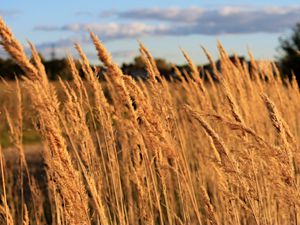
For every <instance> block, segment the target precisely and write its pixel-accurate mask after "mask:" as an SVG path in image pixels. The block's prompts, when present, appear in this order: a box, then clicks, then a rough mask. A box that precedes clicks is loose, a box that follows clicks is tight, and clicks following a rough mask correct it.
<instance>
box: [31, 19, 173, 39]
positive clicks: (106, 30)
mask: <svg viewBox="0 0 300 225" xmlns="http://www.w3.org/2000/svg"><path fill="white" fill-rule="evenodd" d="M168 29H169V28H168V27H167V26H165V25H163V24H158V25H157V24H156V25H148V24H145V23H135V22H134V23H127V24H119V23H106V24H104V23H91V24H77V23H74V24H68V25H64V26H61V27H57V26H47V25H40V26H36V27H35V28H34V30H37V31H71V32H74V33H81V34H85V33H87V32H88V31H89V30H91V31H93V32H95V33H96V34H98V35H99V36H101V39H103V40H107V39H121V38H128V37H139V36H142V35H151V34H153V35H155V34H164V33H166V32H167V31H168Z"/></svg>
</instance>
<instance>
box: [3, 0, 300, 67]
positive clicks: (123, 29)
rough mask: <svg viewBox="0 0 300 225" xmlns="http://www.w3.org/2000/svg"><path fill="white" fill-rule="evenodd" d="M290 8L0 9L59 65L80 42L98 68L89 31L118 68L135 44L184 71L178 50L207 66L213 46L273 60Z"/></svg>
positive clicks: (14, 3)
mask: <svg viewBox="0 0 300 225" xmlns="http://www.w3.org/2000/svg"><path fill="white" fill-rule="evenodd" d="M295 2H296V1H295V0H293V1H292V0H285V1H282V0H281V1H279V0H264V1H262V0H261V1H259V0H252V1H249V0H245V1H241V0H239V1H237V0H202V1H200V0H160V1H158V0H151V1H145V0H126V1H125V0H123V1H121V0H119V1H116V0H115V1H99V0H98V1H96V0H89V1H88V0H85V1H84V0H73V1H58V0H52V1H37V0H27V1H19V0H9V1H8V0H7V1H3V2H2V3H1V6H0V15H1V16H2V17H3V18H4V19H5V21H6V22H7V24H8V25H9V26H10V27H11V28H12V30H13V32H14V34H15V35H16V37H17V38H18V39H19V40H21V41H22V43H24V44H26V40H30V41H32V42H33V43H35V44H36V46H37V47H38V49H39V50H40V51H41V52H42V54H43V55H44V56H45V57H49V56H50V53H51V51H52V49H53V46H55V49H56V50H55V52H56V55H57V57H61V56H64V55H66V54H67V53H68V52H71V53H75V52H74V50H73V47H72V46H73V43H74V42H79V43H80V44H81V45H82V47H83V49H84V50H85V51H86V53H87V55H88V56H89V57H90V59H91V60H92V61H93V62H96V54H95V51H94V49H93V46H92V45H91V41H90V39H89V37H88V32H87V30H88V29H91V30H93V31H94V32H95V33H96V34H97V35H98V36H99V37H100V38H101V39H102V40H103V41H104V42H105V45H106V46H107V48H108V49H109V50H110V52H111V53H112V55H113V57H114V59H115V60H116V61H117V62H118V63H121V62H124V61H125V62H129V61H131V60H132V58H133V57H134V56H135V55H137V54H138V44H137V39H138V40H141V41H142V42H144V44H145V45H146V47H148V48H149V50H150V51H151V52H152V54H153V55H154V56H155V57H162V58H166V59H167V60H169V61H172V62H175V63H180V64H181V63H184V58H183V57H182V55H181V53H180V51H179V48H180V47H182V48H183V49H185V50H186V51H187V52H188V53H189V54H190V55H191V56H192V58H193V60H194V61H195V62H196V63H205V62H206V59H205V57H204V55H203V53H202V52H201V48H200V45H203V46H205V47H206V48H207V49H208V50H209V51H210V52H211V53H212V55H213V56H214V57H215V58H217V50H216V41H217V40H220V41H221V42H222V43H223V45H224V46H225V48H226V49H227V51H228V52H229V53H234V52H236V53H238V54H239V55H246V53H247V47H250V48H251V49H252V51H253V52H254V55H255V56H256V57H257V58H260V59H273V58H274V57H275V56H276V55H278V52H276V47H277V46H278V38H279V37H280V36H285V35H287V34H288V32H289V29H290V28H291V27H292V26H293V25H294V24H295V23H296V22H298V21H299V22H300V3H298V4H297V3H295ZM0 54H1V51H0ZM2 54H3V53H2Z"/></svg>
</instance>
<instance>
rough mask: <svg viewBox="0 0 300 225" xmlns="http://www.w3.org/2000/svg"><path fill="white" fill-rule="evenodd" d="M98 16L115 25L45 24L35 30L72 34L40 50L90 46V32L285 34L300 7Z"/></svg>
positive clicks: (118, 35)
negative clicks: (73, 45)
mask: <svg viewBox="0 0 300 225" xmlns="http://www.w3.org/2000/svg"><path fill="white" fill-rule="evenodd" d="M85 13H87V12H85ZM78 14H80V12H78ZM98 16H99V17H105V18H107V19H110V20H111V21H114V22H108V23H100V22H94V23H83V24H81V23H71V24H65V25H61V26H52V25H45V24H44V25H43V24H41V25H38V26H36V27H34V30H35V31H40V32H41V31H43V32H54V31H55V32H57V31H60V32H66V33H68V34H69V37H68V38H66V39H63V40H57V41H54V42H51V43H43V44H41V45H39V46H38V47H39V48H40V49H47V48H49V47H50V45H51V46H53V45H55V46H59V47H70V46H72V44H73V43H74V40H77V42H80V43H82V44H86V43H90V39H89V38H88V31H89V30H91V31H93V32H95V33H96V34H97V35H98V36H99V37H100V38H101V40H103V41H108V40H116V39H124V38H139V37H142V36H166V35H169V36H187V35H216V36H218V35H224V34H253V33H281V32H284V31H286V30H287V29H289V28H291V27H292V26H294V25H295V24H296V23H297V22H299V21H300V7H297V6H288V7H263V8H258V7H248V6H239V7H231V6H227V7H221V8H218V9H205V8H200V7H190V8H177V7H170V8H140V9H132V10H127V11H116V10H112V11H104V12H101V13H100V14H99V15H98ZM137 21H138V22H137Z"/></svg>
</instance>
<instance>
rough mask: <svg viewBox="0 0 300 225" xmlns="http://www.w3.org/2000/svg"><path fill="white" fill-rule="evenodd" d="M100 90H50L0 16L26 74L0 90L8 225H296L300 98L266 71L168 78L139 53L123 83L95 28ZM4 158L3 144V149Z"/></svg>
mask: <svg viewBox="0 0 300 225" xmlns="http://www.w3.org/2000/svg"><path fill="white" fill-rule="evenodd" d="M90 35H91V41H93V43H94V45H95V48H96V50H97V52H98V56H99V60H100V61H101V62H102V63H103V65H104V66H105V67H106V72H105V80H104V81H102V80H101V81H100V80H99V79H98V78H97V76H96V74H95V73H94V72H93V70H92V69H91V67H90V64H89V61H88V60H87V58H86V56H85V54H84V52H83V50H82V49H81V47H80V46H79V45H76V49H77V51H78V54H79V56H80V59H81V68H82V70H83V71H84V74H85V79H82V78H81V77H80V76H79V73H78V69H79V68H77V67H76V66H75V64H74V60H73V59H72V57H71V56H69V58H68V62H69V67H70V74H72V77H73V81H72V82H65V81H60V82H57V83H50V82H49V81H48V79H47V75H46V73H45V70H44V67H43V65H42V63H41V60H40V58H39V55H38V54H37V51H36V49H35V47H34V46H33V45H31V52H32V57H31V59H29V58H28V57H27V56H26V55H25V53H24V50H23V48H22V46H21V45H20V44H19V42H18V41H17V40H16V39H15V38H14V36H13V34H12V33H11V31H10V30H9V28H8V27H7V26H6V25H5V23H4V21H3V20H1V19H0V37H1V40H2V42H1V44H2V45H3V47H4V49H5V50H6V51H7V52H8V53H9V54H10V56H11V57H12V58H13V59H14V60H15V61H16V62H17V63H18V64H19V65H20V66H21V67H22V69H23V70H24V77H23V79H22V80H19V81H16V82H12V83H6V82H3V83H2V84H1V89H0V101H1V106H0V107H1V109H0V110H1V114H0V121H1V126H0V132H1V138H0V142H1V145H2V150H1V157H0V159H1V160H0V165H1V185H0V187H1V188H0V194H1V201H0V202H1V205H0V223H1V224H9V225H10V224H23V225H28V224H57V225H61V224H78V225H83V224H153V225H154V224H166V225H167V224H203V225H204V224H214V225H215V224H259V225H263V224H277V225H284V224H298V223H299V221H300V214H299V209H300V198H299V197H300V195H299V194H300V180H299V175H300V174H299V173H300V170H299V169H300V168H299V163H300V158H299V157H300V154H299V144H300V116H299V110H300V93H299V88H298V85H297V81H296V80H295V79H292V80H290V81H289V80H285V79H281V77H282V76H281V74H279V72H278V69H277V68H276V66H275V65H274V64H273V63H271V62H257V61H255V60H254V57H253V56H252V53H251V52H249V57H250V59H251V60H250V61H251V62H250V65H248V64H247V63H239V61H236V62H235V63H233V62H232V61H231V60H230V59H229V56H228V54H227V53H226V50H225V49H224V48H223V47H222V45H221V44H220V43H218V49H219V56H220V59H221V68H217V66H216V65H215V64H214V59H212V58H211V56H210V54H209V53H208V52H207V50H205V49H203V50H204V53H205V54H206V55H207V57H208V59H209V61H210V63H211V66H212V71H211V72H207V76H206V77H207V79H204V78H202V77H200V76H199V71H198V69H197V67H196V66H195V65H194V63H193V62H192V59H190V58H189V56H188V55H187V54H186V53H185V52H184V51H183V52H182V53H183V54H184V56H185V58H186V60H187V63H188V64H189V70H188V71H183V72H182V71H179V70H176V72H177V79H176V80H174V81H170V82H168V81H166V80H165V79H164V77H163V76H162V75H161V74H160V73H159V71H158V69H157V67H156V65H155V61H154V59H153V57H152V56H151V54H150V53H149V51H148V50H147V49H146V48H145V46H143V44H140V53H141V55H142V57H143V60H144V62H145V65H146V69H147V71H148V75H149V78H148V79H147V80H146V81H140V80H133V79H132V78H131V77H130V76H127V75H124V74H123V73H122V71H121V70H120V68H119V67H118V66H117V65H116V64H115V63H114V61H113V60H112V58H111V56H110V54H109V53H108V52H107V50H106V49H105V46H104V45H103V44H102V42H101V41H100V40H99V39H98V37H96V36H95V35H94V34H93V33H91V34H90ZM0 149H1V147H0Z"/></svg>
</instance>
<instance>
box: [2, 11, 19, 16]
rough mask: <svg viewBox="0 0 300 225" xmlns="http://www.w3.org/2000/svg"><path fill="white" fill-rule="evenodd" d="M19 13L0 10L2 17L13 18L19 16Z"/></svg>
mask: <svg viewBox="0 0 300 225" xmlns="http://www.w3.org/2000/svg"><path fill="white" fill-rule="evenodd" d="M20 13H21V12H20V11H19V10H15V9H11V10H6V9H0V16H3V17H15V16H16V15H18V14H20Z"/></svg>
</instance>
